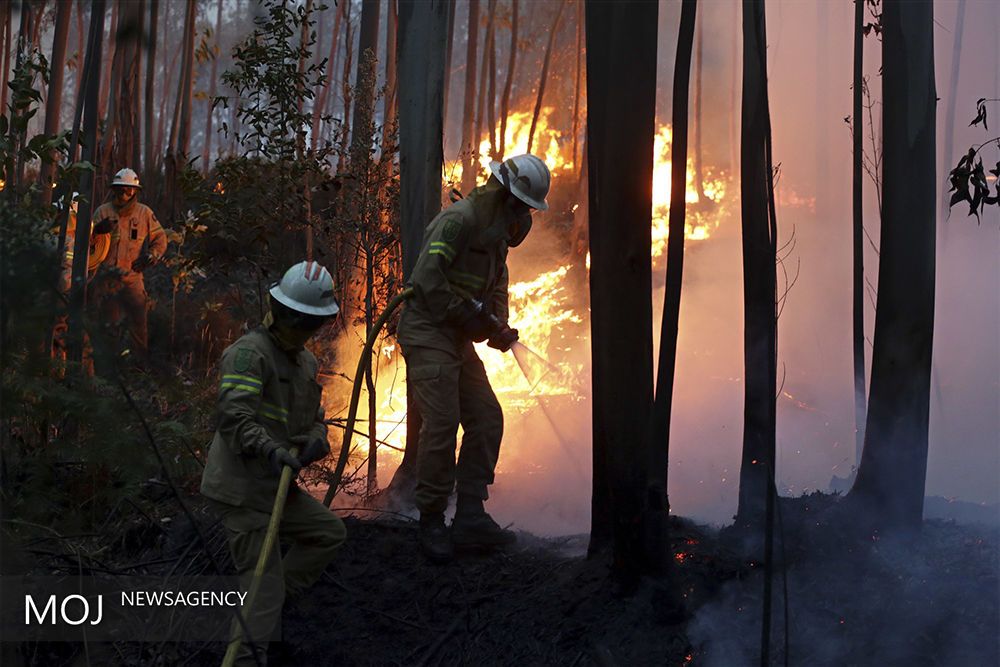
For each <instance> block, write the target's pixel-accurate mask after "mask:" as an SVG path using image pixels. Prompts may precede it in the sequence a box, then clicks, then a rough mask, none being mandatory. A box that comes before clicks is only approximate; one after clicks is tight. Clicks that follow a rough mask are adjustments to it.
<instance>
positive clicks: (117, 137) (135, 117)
mask: <svg viewBox="0 0 1000 667" xmlns="http://www.w3.org/2000/svg"><path fill="white" fill-rule="evenodd" d="M143 4H144V3H143V2H135V1H129V0H125V1H124V2H122V3H121V7H120V10H119V13H118V16H119V20H118V36H117V38H116V40H115V49H116V50H117V51H119V52H120V56H116V58H115V61H116V64H117V66H118V71H117V72H112V76H115V75H117V81H115V82H114V85H113V91H114V93H115V99H114V100H113V102H112V104H111V109H112V110H113V114H112V116H111V118H112V122H111V128H112V129H111V130H110V131H109V132H108V139H109V148H110V151H109V153H108V154H109V155H110V160H108V162H107V164H108V165H114V168H115V170H118V169H120V168H122V167H125V166H128V167H131V168H135V169H138V167H139V165H138V163H137V162H135V160H136V152H137V150H138V144H139V69H140V58H141V55H140V47H141V37H142V23H143V21H142V14H143Z"/></svg>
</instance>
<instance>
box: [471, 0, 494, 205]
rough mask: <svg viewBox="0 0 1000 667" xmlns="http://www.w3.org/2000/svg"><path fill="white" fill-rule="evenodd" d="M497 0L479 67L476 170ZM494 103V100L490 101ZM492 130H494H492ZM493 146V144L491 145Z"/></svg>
mask: <svg viewBox="0 0 1000 667" xmlns="http://www.w3.org/2000/svg"><path fill="white" fill-rule="evenodd" d="M494 3H495V0H489V3H488V4H487V10H486V11H487V14H488V15H489V16H488V17H487V19H486V35H485V36H484V38H483V58H482V62H481V63H480V68H479V102H478V104H477V107H478V111H477V112H476V130H475V133H474V134H475V136H474V137H473V142H474V145H473V151H474V154H475V163H474V167H475V169H474V171H478V169H479V158H480V157H481V155H480V153H479V147H480V145H481V144H482V137H483V132H484V131H486V129H487V128H486V127H485V126H486V115H487V111H486V104H487V100H486V89H487V88H488V86H489V84H488V81H487V78H486V77H487V76H489V71H488V70H489V68H490V58H489V53H490V50H491V49H492V48H493V22H494V20H495V19H496V12H495V11H494ZM490 103H492V102H490ZM491 132H492V130H491ZM491 148H492V146H491ZM473 187H475V181H473Z"/></svg>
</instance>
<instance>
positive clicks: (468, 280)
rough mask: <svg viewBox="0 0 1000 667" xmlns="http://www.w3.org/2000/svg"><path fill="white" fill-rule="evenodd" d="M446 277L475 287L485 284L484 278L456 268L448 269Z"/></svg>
mask: <svg viewBox="0 0 1000 667" xmlns="http://www.w3.org/2000/svg"><path fill="white" fill-rule="evenodd" d="M448 277H449V278H451V279H453V280H454V281H455V282H457V283H458V282H462V283H465V284H468V285H475V286H476V287H482V286H483V285H485V284H486V278H483V277H481V276H477V275H475V274H472V273H466V272H465V271H459V270H457V269H448Z"/></svg>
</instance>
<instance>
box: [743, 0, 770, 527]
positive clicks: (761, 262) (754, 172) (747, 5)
mask: <svg viewBox="0 0 1000 667" xmlns="http://www.w3.org/2000/svg"><path fill="white" fill-rule="evenodd" d="M766 40H767V34H766V29H765V24H764V2H763V0H744V3H743V109H742V119H743V120H742V124H743V128H742V135H741V138H740V195H741V199H742V216H743V303H744V318H745V324H744V333H743V346H744V349H743V359H744V366H745V369H744V374H745V378H746V380H745V383H744V410H743V460H742V464H741V467H740V492H739V508H738V510H737V524H738V525H740V526H743V527H749V526H753V527H763V526H765V525H766V523H767V522H766V516H765V515H764V511H765V509H766V508H765V505H766V504H767V502H768V499H769V498H770V497H771V488H772V486H773V479H774V463H775V456H774V440H775V396H776V393H777V364H776V356H777V319H776V314H775V296H776V294H775V285H776V274H775V261H776V256H775V255H776V247H775V236H776V230H775V220H774V217H773V215H772V214H771V211H772V205H773V189H772V186H773V182H772V178H771V176H772V172H771V164H770V160H769V151H770V141H771V121H770V112H769V109H768V106H769V105H768V99H767V53H766V44H767V41H766Z"/></svg>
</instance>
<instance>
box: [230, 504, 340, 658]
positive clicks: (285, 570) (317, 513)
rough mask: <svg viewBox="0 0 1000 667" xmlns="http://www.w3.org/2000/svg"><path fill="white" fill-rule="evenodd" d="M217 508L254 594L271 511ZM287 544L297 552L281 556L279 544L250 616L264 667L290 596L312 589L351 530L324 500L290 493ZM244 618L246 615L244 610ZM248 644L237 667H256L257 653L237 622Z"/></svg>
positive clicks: (244, 583) (284, 523) (284, 527)
mask: <svg viewBox="0 0 1000 667" xmlns="http://www.w3.org/2000/svg"><path fill="white" fill-rule="evenodd" d="M212 505H213V506H214V507H215V508H216V509H217V511H218V512H219V514H221V515H222V525H223V526H225V528H226V532H227V533H228V535H229V548H230V550H231V552H232V554H233V561H234V562H235V563H236V570H237V572H238V573H239V576H240V586H241V587H242V589H243V590H244V591H248V590H250V583H251V581H252V580H253V575H254V570H255V569H256V567H257V558H258V556H260V550H261V548H262V547H263V546H264V538H265V536H266V534H267V524H268V522H269V521H270V519H271V515H270V513H269V512H260V511H258V510H254V509H249V508H246V507H237V506H234V505H227V504H224V503H219V502H214V501H213V502H212ZM278 535H279V538H281V540H286V541H290V542H291V547H290V548H289V549H288V552H287V553H286V554H285V557H284V558H282V557H281V552H280V548H279V544H278V542H279V540H276V541H275V543H274V548H273V549H272V551H271V555H270V556H269V557H268V560H267V567H266V568H265V570H264V575H263V577H261V582H260V588H259V589H258V591H257V597H256V599H255V600H254V604H253V608H252V609H251V610H250V613H249V614H247V615H246V617H245V621H246V625H247V629H248V630H249V631H250V638H251V639H252V640H253V642H254V644H255V645H256V646H257V648H258V658H259V659H260V660H261V664H263V663H264V662H266V655H267V643H268V641H269V640H270V639H271V638H272V635H273V634H274V633H275V631H276V630H277V628H278V623H279V621H280V620H281V607H282V605H283V604H284V601H285V596H286V595H287V596H288V597H295V596H297V595H299V594H301V593H302V592H303V591H304V590H305V589H306V588H308V587H309V586H311V585H312V584H313V583H314V582H315V581H316V580H317V579H318V578H319V576H320V575H321V574H322V573H323V570H324V569H326V566H327V565H328V564H329V563H330V561H331V560H332V559H333V554H334V552H335V551H336V550H337V547H339V546H340V545H341V544H343V542H344V539H345V537H346V536H347V531H346V529H345V528H344V522H343V521H341V520H340V517H338V516H337V515H336V514H334V513H333V512H331V511H330V510H328V509H327V508H326V507H324V506H323V505H322V504H321V503H320V502H319V501H318V500H316V499H315V498H313V497H312V496H310V495H308V494H306V493H304V492H302V491H301V490H299V489H296V488H292V489H289V493H288V500H287V501H286V502H285V511H284V513H283V514H282V516H281V524H280V525H279V528H278ZM244 614H246V611H245V610H244ZM237 636H238V637H240V638H242V639H243V641H242V643H241V644H240V647H239V651H238V653H237V654H236V663H235V664H237V665H254V664H257V663H256V661H255V660H254V656H253V649H252V648H251V647H250V645H249V644H248V643H247V641H246V636H245V634H244V632H243V629H242V627H241V626H240V624H239V622H238V621H234V623H233V628H232V637H234V638H235V637H237Z"/></svg>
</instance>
